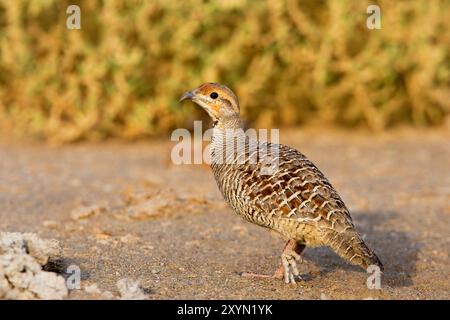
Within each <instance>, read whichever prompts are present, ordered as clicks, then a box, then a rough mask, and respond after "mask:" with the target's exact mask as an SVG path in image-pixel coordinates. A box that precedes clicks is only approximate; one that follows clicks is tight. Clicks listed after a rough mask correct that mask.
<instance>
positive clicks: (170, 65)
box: [0, 0, 450, 141]
mask: <svg viewBox="0 0 450 320" xmlns="http://www.w3.org/2000/svg"><path fill="white" fill-rule="evenodd" d="M372 3H373V1H370V2H369V1H359V0H354V1H343V0H329V1H325V0H323V1H312V0H311V1H294V0H286V1H245V0H220V1H219V0H218V1H200V0H194V1H177V0H152V1H140V0H117V1H112V0H108V1H87V0H86V1H62V0H45V1H44V0H15V1H9V0H0V50H1V52H0V130H1V131H2V132H3V133H5V132H9V133H11V132H12V133H13V134H16V135H28V136H35V137H42V138H46V139H51V140H56V141H74V140H79V139H103V138H105V137H121V138H137V137H142V136H148V135H158V134H164V133H167V132H169V131H170V130H171V129H173V128H175V127H179V126H188V127H189V126H190V125H191V122H192V120H193V119H194V118H195V117H199V116H204V115H203V114H202V113H201V112H200V111H198V110H196V109H195V108H194V107H193V106H188V105H183V107H181V106H180V105H179V103H178V101H177V100H178V97H179V95H180V94H181V93H182V92H183V91H185V90H187V89H190V88H192V87H194V86H197V85H198V84H200V83H202V82H206V81H220V82H223V83H225V84H227V85H229V86H230V87H231V88H233V89H235V91H236V92H237V93H238V96H239V97H240V100H241V104H242V106H243V113H244V114H245V116H246V118H247V119H249V120H250V121H251V122H252V123H253V124H254V125H257V126H277V125H279V126H283V125H285V126H286V125H298V124H304V123H321V124H332V125H343V126H349V127H355V126H365V127H369V128H371V129H373V130H383V129H386V128H390V127H393V126H396V125H399V124H411V125H414V126H425V125H434V124H439V123H442V122H443V121H444V119H445V117H446V116H447V115H448V114H449V110H450V93H449V92H450V91H449V87H450V86H449V84H450V71H449V69H450V68H449V65H450V62H449V61H450V57H449V47H450V46H449V44H450V16H449V15H450V11H449V9H450V2H449V1H446V0H434V1H427V0H417V1H392V0H385V1H377V2H376V3H378V4H379V5H380V7H381V9H382V29H381V30H368V29H367V28H366V18H367V14H366V8H367V6H368V5H369V4H372ZM69 4H78V5H79V6H80V7H81V23H82V29H81V30H68V29H67V28H66V18H67V14H66V8H67V6H68V5H69ZM193 112H195V115H191V114H192V113H193Z"/></svg>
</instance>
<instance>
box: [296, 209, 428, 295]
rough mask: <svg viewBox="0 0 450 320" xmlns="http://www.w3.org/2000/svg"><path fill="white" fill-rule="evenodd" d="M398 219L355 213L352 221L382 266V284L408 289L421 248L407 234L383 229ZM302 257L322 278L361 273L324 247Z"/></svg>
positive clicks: (390, 215) (382, 214)
mask: <svg viewBox="0 0 450 320" xmlns="http://www.w3.org/2000/svg"><path fill="white" fill-rule="evenodd" d="M397 215H398V214H397V213H395V212H355V213H354V214H353V219H354V223H355V226H356V228H357V230H358V231H359V232H360V233H361V234H362V235H363V236H364V238H365V241H366V243H367V244H368V246H369V247H370V248H373V249H374V251H375V253H376V254H377V256H378V257H379V258H380V260H381V262H382V263H383V265H384V269H385V270H384V272H383V282H385V283H386V284H387V285H389V286H392V287H408V286H411V285H412V284H413V281H412V277H413V276H414V275H415V273H416V262H417V260H418V253H419V251H420V248H421V244H420V243H419V242H417V241H416V240H414V239H413V238H412V237H411V235H409V234H408V233H406V232H403V231H396V230H386V229H385V228H384V226H385V225H386V224H387V223H388V222H389V221H390V220H393V219H394V218H396V217H397ZM304 257H305V260H309V261H311V262H313V263H314V264H315V265H316V266H320V267H321V270H320V271H321V273H322V274H326V273H330V272H333V271H335V270H337V269H344V270H351V271H360V272H364V270H362V269H361V268H360V267H358V266H354V265H351V264H349V263H347V262H346V261H344V260H343V259H341V258H340V257H339V256H338V255H336V254H335V253H334V252H333V251H332V250H331V249H329V248H327V247H320V248H311V249H309V250H306V251H305V254H304ZM324 261H326V263H324ZM324 265H325V267H323V266H324ZM302 277H303V279H304V280H308V279H310V278H311V276H309V275H306V276H305V277H304V276H302Z"/></svg>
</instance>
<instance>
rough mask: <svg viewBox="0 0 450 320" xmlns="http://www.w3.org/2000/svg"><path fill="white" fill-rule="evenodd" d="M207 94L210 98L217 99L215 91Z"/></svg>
mask: <svg viewBox="0 0 450 320" xmlns="http://www.w3.org/2000/svg"><path fill="white" fill-rule="evenodd" d="M209 96H210V97H211V99H217V97H218V96H219V95H218V94H217V92H211V94H210V95H209Z"/></svg>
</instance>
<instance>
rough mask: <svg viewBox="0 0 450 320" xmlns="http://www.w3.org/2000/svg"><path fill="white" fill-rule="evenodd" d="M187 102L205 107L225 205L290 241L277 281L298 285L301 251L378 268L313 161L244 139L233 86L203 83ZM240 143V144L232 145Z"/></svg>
mask: <svg viewBox="0 0 450 320" xmlns="http://www.w3.org/2000/svg"><path fill="white" fill-rule="evenodd" d="M185 99H190V100H192V101H194V102H195V103H197V104H199V105H200V106H202V107H203V108H204V109H205V110H206V111H207V112H208V114H209V115H210V116H211V118H212V119H213V121H214V132H213V136H212V148H211V150H212V157H211V159H212V163H211V168H212V171H213V173H214V177H215V179H216V181H217V184H218V187H219V189H220V191H221V193H222V195H223V196H224V198H225V200H226V201H227V202H228V203H229V204H230V206H231V207H232V208H233V210H234V211H235V212H236V213H237V214H238V215H240V216H242V217H243V218H244V219H245V220H247V221H249V222H251V223H255V224H257V225H260V226H262V227H265V228H268V229H271V230H274V231H276V232H277V233H279V234H280V235H281V236H282V237H284V238H286V239H287V240H288V243H287V244H286V247H285V250H284V251H283V254H282V256H281V259H282V265H281V266H280V268H279V269H278V270H277V271H276V272H275V274H274V275H273V276H274V277H282V276H283V275H284V278H285V281H286V282H295V276H298V270H297V266H296V261H297V260H299V259H300V254H301V252H302V251H303V249H304V248H305V247H306V246H323V245H325V246H329V247H331V248H332V249H333V250H334V251H335V252H336V253H337V254H338V255H340V256H341V257H342V258H344V259H346V260H347V261H349V262H351V263H353V264H356V265H359V266H361V267H363V268H367V267H368V266H369V265H377V266H379V267H380V269H381V270H382V269H383V265H382V264H381V262H380V260H379V259H378V257H377V256H376V255H375V253H374V252H373V251H372V250H371V249H369V247H368V246H367V245H366V244H365V243H364V241H363V239H362V238H361V236H360V235H359V234H358V232H357V231H356V230H355V226H354V224H353V222H352V219H351V217H350V213H349V211H348V209H347V207H346V206H345V204H344V202H343V201H342V199H341V198H340V196H339V194H338V193H337V192H336V190H335V189H334V188H333V186H332V185H331V183H330V182H329V181H328V179H327V178H326V177H325V176H324V175H323V174H322V172H321V171H320V170H319V169H318V168H317V167H316V166H315V165H314V164H313V163H312V162H311V161H309V160H308V159H307V158H306V157H305V156H304V155H303V154H302V153H300V152H299V151H297V150H295V149H293V148H290V147H288V146H285V145H281V144H280V145H276V144H271V143H267V142H258V141H255V140H252V139H249V137H248V136H246V135H245V133H244V132H243V130H241V129H242V123H241V120H240V116H239V102H238V99H237V97H236V95H235V94H234V93H233V92H232V91H231V90H230V89H228V88H227V87H226V86H224V85H221V84H215V83H206V84H203V85H201V86H200V87H198V88H197V89H195V90H193V91H190V92H187V93H186V94H184V95H183V96H182V98H181V100H185ZM229 132H232V135H229ZM239 143H241V144H242V146H243V147H242V148H235V145H236V144H239ZM230 149H231V150H232V152H230V153H227V152H228V151H229V150H230ZM262 151H263V152H262ZM273 164H276V165H273ZM267 166H269V169H270V174H267V170H266V169H267ZM246 275H254V274H246ZM257 276H258V275H257ZM259 276H261V275H259Z"/></svg>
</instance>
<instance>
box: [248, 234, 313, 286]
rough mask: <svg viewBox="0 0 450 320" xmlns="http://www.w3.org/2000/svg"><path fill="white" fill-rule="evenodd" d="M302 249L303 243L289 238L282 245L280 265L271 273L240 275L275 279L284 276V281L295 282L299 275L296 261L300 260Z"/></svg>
mask: <svg viewBox="0 0 450 320" xmlns="http://www.w3.org/2000/svg"><path fill="white" fill-rule="evenodd" d="M303 249H305V245H302V244H299V243H297V241H295V240H293V239H291V240H289V241H288V242H287V243H286V245H285V246H284V250H283V253H282V254H281V265H280V266H279V267H278V269H277V270H276V271H275V272H274V273H273V274H271V275H268V274H258V273H248V272H244V273H242V274H241V275H242V276H243V277H255V278H276V279H282V278H283V277H284V281H285V282H286V283H295V277H296V276H298V275H299V272H298V270H297V263H296V262H297V261H299V262H301V257H300V254H301V253H302V251H303Z"/></svg>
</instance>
